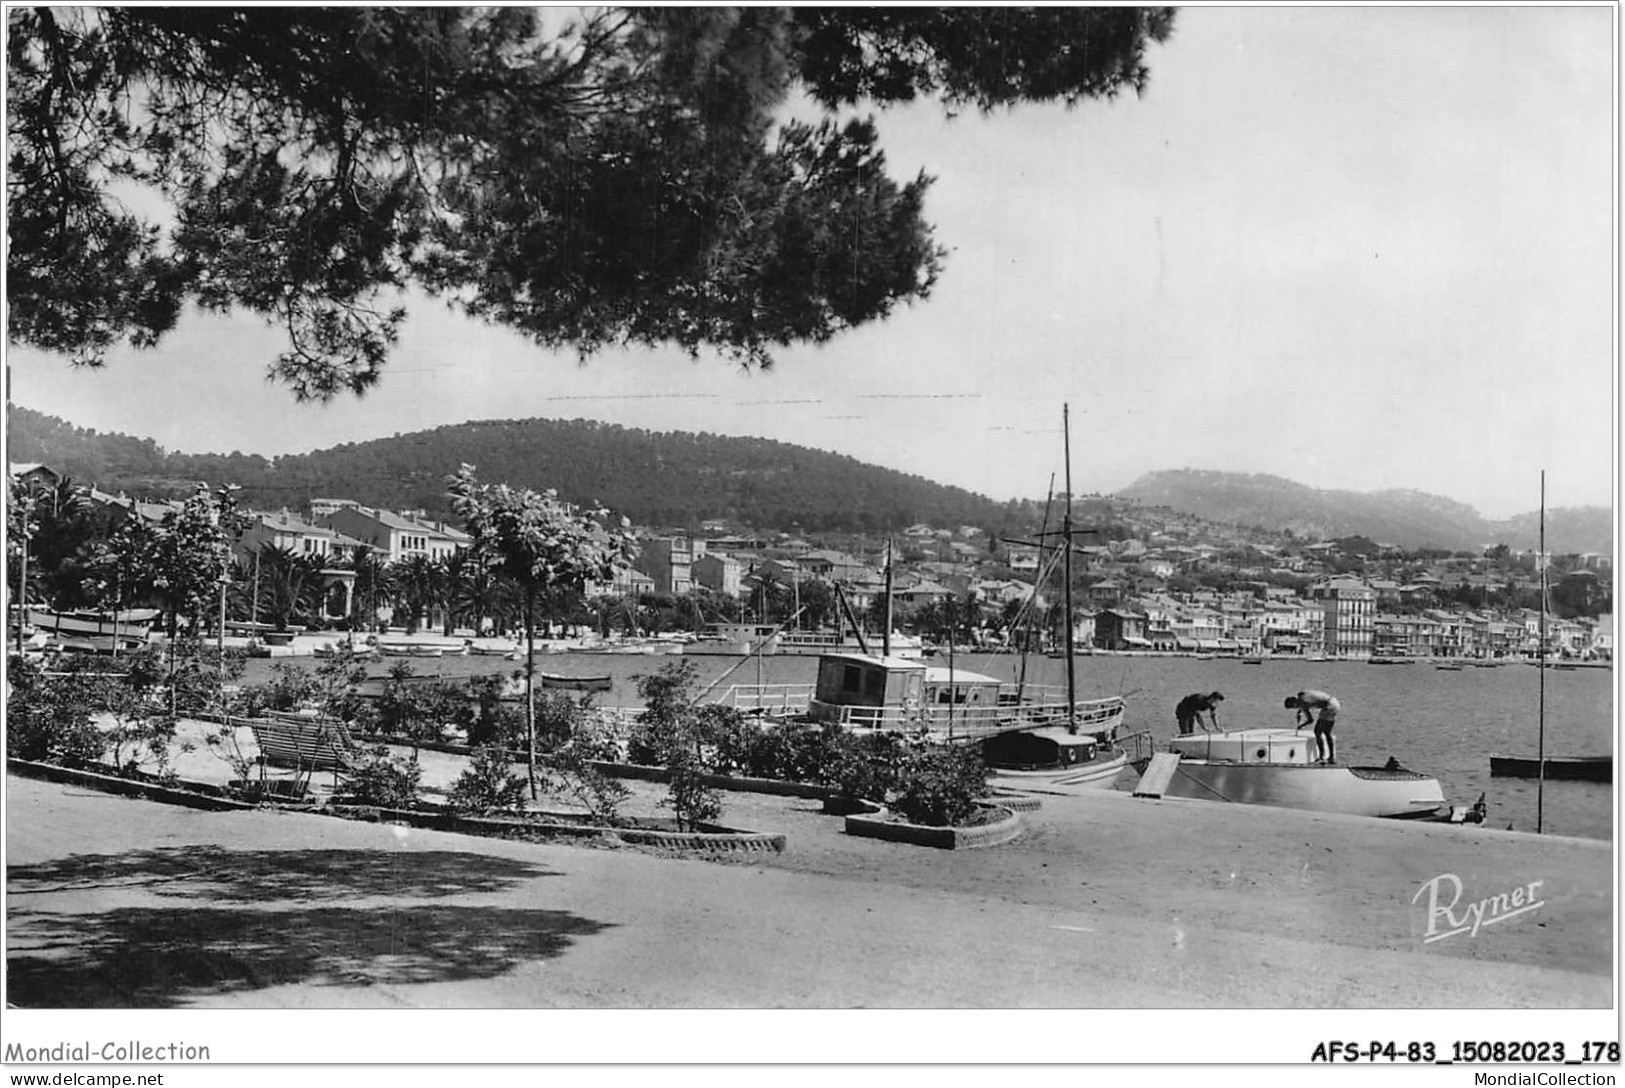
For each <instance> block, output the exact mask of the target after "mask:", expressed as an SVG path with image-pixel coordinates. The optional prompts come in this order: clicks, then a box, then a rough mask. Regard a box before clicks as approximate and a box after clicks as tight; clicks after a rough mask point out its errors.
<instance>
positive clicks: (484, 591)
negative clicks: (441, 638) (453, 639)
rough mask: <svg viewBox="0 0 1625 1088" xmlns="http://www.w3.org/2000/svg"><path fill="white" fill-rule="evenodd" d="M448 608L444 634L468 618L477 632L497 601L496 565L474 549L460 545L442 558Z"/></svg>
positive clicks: (445, 601)
mask: <svg viewBox="0 0 1625 1088" xmlns="http://www.w3.org/2000/svg"><path fill="white" fill-rule="evenodd" d="M440 569H441V576H442V578H443V579H444V583H443V588H444V594H445V599H444V601H443V603H444V604H445V607H446V626H445V633H446V634H447V635H450V634H451V632H452V628H453V625H454V624H455V622H456V621H457V620H458V619H466V620H467V621H468V624H469V626H470V627H472V628H473V630H474V633H475V634H479V632H480V628H481V627H483V626H484V625H485V619H486V617H487V616H489V615H490V614H491V611H492V609H493V608H494V607H495V606H496V604H497V596H498V593H499V583H500V579H499V577H498V575H497V572H496V569H495V567H493V566H492V564H491V562H490V560H489V559H487V558H486V557H485V556H484V555H483V554H481V553H479V552H477V551H475V550H474V549H472V548H459V549H457V550H456V551H454V552H452V553H451V554H450V555H448V556H447V557H446V558H445V559H443V560H441V561H440Z"/></svg>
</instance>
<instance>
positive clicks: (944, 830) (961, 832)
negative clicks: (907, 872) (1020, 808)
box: [846, 803, 1021, 850]
mask: <svg viewBox="0 0 1625 1088" xmlns="http://www.w3.org/2000/svg"><path fill="white" fill-rule="evenodd" d="M980 807H982V808H991V809H993V810H994V811H995V812H1002V813H1003V814H1004V815H1003V817H1002V818H1000V819H996V820H994V821H993V822H991V823H986V824H979V825H977V826H976V827H927V826H925V825H924V824H910V823H903V822H901V821H899V820H889V819H886V818H885V815H886V813H885V810H884V809H882V810H880V811H879V812H877V813H875V814H872V815H854V816H848V817H847V818H846V833H847V834H848V835H856V836H858V837H860V838H866V839H884V840H886V841H887V842H901V843H909V844H911V845H913V846H934V847H936V848H938V849H941V850H972V849H977V848H979V847H984V846H997V845H999V844H1000V843H1005V842H1009V841H1010V840H1011V839H1013V838H1015V837H1016V836H1018V835H1020V834H1021V814H1020V813H1018V812H1015V811H1013V810H1011V809H1010V808H1008V807H1006V806H1004V805H1003V804H986V803H984V804H982V805H981V806H980Z"/></svg>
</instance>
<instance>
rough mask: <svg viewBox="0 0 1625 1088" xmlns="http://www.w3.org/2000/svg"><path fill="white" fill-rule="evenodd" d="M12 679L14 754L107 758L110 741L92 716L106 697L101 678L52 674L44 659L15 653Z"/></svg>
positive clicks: (9, 712)
mask: <svg viewBox="0 0 1625 1088" xmlns="http://www.w3.org/2000/svg"><path fill="white" fill-rule="evenodd" d="M6 679H7V690H6V751H7V753H8V754H10V755H11V756H14V757H16V758H17V759H30V760H37V761H42V762H46V763H60V764H63V765H65V766H69V767H82V766H85V765H87V764H90V763H94V762H96V760H98V759H100V758H101V754H102V750H103V749H104V748H105V747H106V744H105V741H104V738H103V737H102V734H101V731H100V730H99V729H97V728H96V725H95V723H94V722H92V721H91V717H90V714H91V707H92V705H93V704H95V703H97V702H99V701H100V697H99V694H98V693H97V691H96V689H97V687H98V686H99V683H100V682H99V681H98V680H97V679H96V678H94V677H89V676H81V675H78V674H74V673H70V674H69V675H67V676H59V677H51V676H46V675H45V671H44V669H43V668H42V667H41V666H39V665H38V664H36V663H34V662H32V661H27V660H25V659H23V658H19V657H13V658H12V659H11V665H10V669H9V672H8V675H7V678H6Z"/></svg>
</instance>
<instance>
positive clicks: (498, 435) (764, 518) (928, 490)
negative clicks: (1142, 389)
mask: <svg viewBox="0 0 1625 1088" xmlns="http://www.w3.org/2000/svg"><path fill="white" fill-rule="evenodd" d="M8 419H9V424H10V426H9V438H8V446H9V451H8V452H9V456H10V459H11V460H12V461H42V462H45V463H47V464H49V465H51V466H52V467H53V468H56V469H58V470H59V471H62V472H64V473H66V474H67V475H69V476H71V477H73V478H74V479H75V480H78V481H80V482H84V483H94V484H95V485H96V486H97V487H99V488H101V489H102V490H103V491H119V490H124V491H128V492H129V493H131V494H138V493H139V494H183V493H185V492H186V491H188V490H190V488H191V486H192V482H193V481H197V480H204V481H208V482H209V483H210V484H218V483H235V484H238V485H240V486H241V487H242V489H243V490H242V496H243V501H244V503H245V504H247V505H249V506H253V507H259V508H278V507H284V506H285V507H287V508H288V509H290V510H295V511H297V510H303V509H304V508H305V507H306V506H307V505H308V504H309V502H310V500H311V499H312V498H315V497H321V498H347V499H354V500H356V501H358V502H361V503H364V504H368V505H378V506H384V507H389V508H393V509H425V510H428V511H430V512H431V514H438V515H441V516H449V515H450V506H449V504H448V502H447V500H446V494H445V491H446V476H447V474H449V473H451V472H454V471H456V469H457V467H458V466H459V465H461V464H463V463H465V462H466V463H468V464H472V465H474V466H476V468H478V470H479V475H480V479H482V480H484V481H488V482H492V483H507V484H511V485H513V486H516V487H530V488H536V489H543V488H554V489H556V490H557V491H558V492H559V493H560V495H562V496H563V497H565V498H566V499H570V500H572V501H576V502H592V501H597V502H602V503H603V504H605V505H606V506H608V507H610V508H611V509H612V510H614V511H616V512H618V513H622V514H625V515H626V516H627V517H630V518H631V519H632V520H633V521H634V522H637V523H638V524H642V525H666V526H677V527H695V526H697V524H698V522H700V521H701V520H705V519H709V518H728V519H731V520H734V521H737V522H739V523H741V524H744V525H750V526H756V527H760V528H779V529H788V528H790V527H792V526H799V527H801V528H803V529H805V530H807V531H809V532H815V531H826V532H842V531H849V532H866V531H882V530H897V529H902V528H904V527H906V526H908V525H911V524H913V523H915V522H927V523H930V524H933V525H939V526H954V525H978V526H982V527H984V528H987V529H990V530H999V529H1001V528H1002V527H1004V526H1005V525H1006V524H1008V523H1013V522H1014V521H1015V518H1016V510H1017V509H1018V507H1017V504H1010V505H1001V504H999V503H996V502H994V501H993V500H991V499H988V498H986V497H984V496H981V495H976V494H973V493H971V492H969V491H965V490H963V489H961V488H956V487H945V486H943V485H941V484H936V483H932V482H931V481H929V480H926V479H923V478H921V477H918V476H910V475H907V474H905V473H901V472H895V471H892V470H891V469H884V468H878V467H876V466H873V465H867V464H864V463H862V462H860V461H857V460H855V459H853V458H851V457H845V456H841V455H839V454H833V453H825V452H822V451H819V450H812V449H806V448H803V447H800V446H792V445H789V444H786V443H783V442H774V441H770V440H768V439H762V438H731V437H724V436H720V435H712V434H688V433H681V432H672V433H657V432H651V431H643V430H636V429H633V428H628V427H619V426H615V425H612V424H607V423H596V422H592V421H588V420H568V421H565V420H550V419H526V420H486V421H481V422H474V423H462V424H457V425H455V426H446V427H439V428H436V429H435V430H431V431H420V432H417V433H414V434H405V435H397V436H395V437H393V438H385V439H379V440H377V441H372V442H361V443H347V444H344V445H340V446H335V447H333V448H331V449H326V450H318V451H316V452H314V453H309V454H300V455H296V456H284V457H276V458H272V459H267V458H264V457H259V456H250V455H242V454H234V455H225V454H184V453H170V452H167V451H165V450H163V449H162V448H161V447H159V446H158V445H156V444H155V443H154V442H152V441H151V440H150V439H140V438H131V437H129V436H127V435H120V434H98V433H96V432H94V431H88V430H84V429H82V428H78V427H74V426H72V425H71V424H69V423H66V422H64V421H62V420H60V419H56V418H54V417H50V416H46V415H43V414H41V413H39V412H34V411H31V410H29V409H26V408H17V407H12V408H11V409H10V411H9V413H8Z"/></svg>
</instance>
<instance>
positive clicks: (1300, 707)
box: [1286, 691, 1341, 763]
mask: <svg viewBox="0 0 1625 1088" xmlns="http://www.w3.org/2000/svg"><path fill="white" fill-rule="evenodd" d="M1286 708H1287V709H1288V710H1296V711H1297V712H1298V714H1297V718H1298V726H1297V727H1298V728H1299V729H1302V728H1303V727H1304V726H1306V725H1308V724H1309V723H1310V722H1314V723H1315V751H1316V752H1318V753H1320V758H1319V759H1317V760H1315V762H1316V763H1336V762H1337V742H1336V741H1334V740H1333V739H1332V726H1334V725H1336V724H1337V712H1338V710H1339V709H1341V706H1340V704H1339V703H1338V701H1337V700H1336V699H1334V698H1332V697H1331V696H1330V695H1327V694H1326V693H1325V692H1324V691H1300V692H1298V694H1296V695H1288V696H1287V697H1286ZM1316 710H1318V711H1320V715H1319V717H1316V716H1315V714H1314V711H1316Z"/></svg>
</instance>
